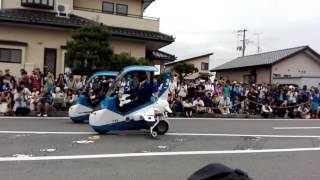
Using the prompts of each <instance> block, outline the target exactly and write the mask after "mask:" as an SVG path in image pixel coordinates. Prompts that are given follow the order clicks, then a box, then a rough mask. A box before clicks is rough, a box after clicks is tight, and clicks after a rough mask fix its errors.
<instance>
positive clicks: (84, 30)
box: [66, 24, 113, 75]
mask: <svg viewBox="0 0 320 180" xmlns="http://www.w3.org/2000/svg"><path fill="white" fill-rule="evenodd" d="M110 38H111V33H110V32H109V31H108V30H107V28H106V27H105V26H103V25H99V24H93V25H86V26H82V27H81V28H79V29H78V30H77V31H75V32H74V33H73V34H72V41H69V42H67V46H66V49H67V55H68V58H69V60H71V61H73V62H75V63H74V64H75V69H74V70H73V73H74V74H86V75H90V74H92V73H93V72H96V71H102V70H107V69H108V66H109V65H110V63H111V61H112V57H113V50H112V48H111V46H110Z"/></svg>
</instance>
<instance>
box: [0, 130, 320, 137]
mask: <svg viewBox="0 0 320 180" xmlns="http://www.w3.org/2000/svg"><path fill="white" fill-rule="evenodd" d="M0 134H38V135H97V133H96V132H38V131H0ZM110 135H117V134H115V133H113V134H110ZM126 135H148V132H145V133H134V132H132V133H126ZM165 135H166V136H212V137H266V138H320V135H273V134H270V135H269V134H203V133H167V134H165Z"/></svg>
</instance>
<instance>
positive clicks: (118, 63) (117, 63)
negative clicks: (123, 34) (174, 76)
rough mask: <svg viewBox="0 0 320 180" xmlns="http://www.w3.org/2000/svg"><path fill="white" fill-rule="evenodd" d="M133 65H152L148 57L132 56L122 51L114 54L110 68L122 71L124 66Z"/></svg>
mask: <svg viewBox="0 0 320 180" xmlns="http://www.w3.org/2000/svg"><path fill="white" fill-rule="evenodd" d="M133 65H145V66H148V65H151V63H150V61H149V60H148V59H145V58H139V59H136V58H134V57H131V56H130V55H129V54H127V53H120V54H115V55H114V56H113V58H112V61H111V62H110V66H109V67H108V69H109V70H112V71H121V70H122V69H123V68H124V67H126V66H133Z"/></svg>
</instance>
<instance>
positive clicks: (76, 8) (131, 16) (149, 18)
mask: <svg viewBox="0 0 320 180" xmlns="http://www.w3.org/2000/svg"><path fill="white" fill-rule="evenodd" d="M73 9H74V10H79V11H87V12H94V13H102V14H110V15H115V16H125V17H130V18H138V19H145V20H152V21H159V20H160V18H155V17H148V16H141V15H136V14H126V15H124V14H123V15H122V14H117V13H116V12H114V13H110V12H104V11H103V10H99V9H91V8H85V7H77V6H74V7H73Z"/></svg>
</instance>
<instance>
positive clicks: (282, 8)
mask: <svg viewBox="0 0 320 180" xmlns="http://www.w3.org/2000/svg"><path fill="white" fill-rule="evenodd" d="M319 5H320V1H317V0H305V1H301V0H223V1H220V0H197V1H194V0H157V1H156V2H155V3H153V4H152V5H151V6H150V7H149V8H148V9H147V10H146V13H145V15H147V16H154V17H159V18H160V19H161V25H160V27H161V31H162V32H164V33H168V34H172V35H174V36H175V37H176V42H175V43H173V44H172V45H170V46H167V47H165V48H164V50H166V51H168V52H170V53H173V54H176V55H177V56H178V57H179V58H184V57H190V56H193V55H199V54H201V53H207V52H212V51H213V52H214V53H215V55H214V56H213V61H214V62H213V63H212V64H213V65H218V64H221V63H224V62H225V61H226V60H231V59H232V58H235V57H236V56H238V55H240V53H239V52H237V51H236V47H237V44H238V42H237V36H236V34H235V33H234V32H235V31H236V30H238V29H241V28H248V30H249V32H248V38H249V39H250V40H251V41H256V36H254V33H257V32H263V34H262V36H261V46H262V50H263V51H269V50H276V49H281V48H289V47H294V46H300V45H310V46H311V47H312V48H314V49H315V50H316V51H318V52H320V41H319V40H320V37H319V36H318V32H320V25H319V24H318V23H317V22H319V20H320V13H318V12H319V11H318V7H319ZM256 49H257V45H256V42H254V43H251V44H249V45H248V53H247V54H252V53H255V52H256Z"/></svg>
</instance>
